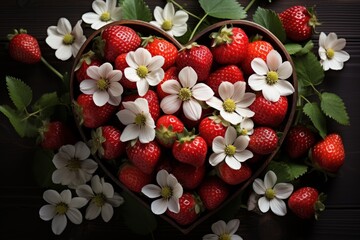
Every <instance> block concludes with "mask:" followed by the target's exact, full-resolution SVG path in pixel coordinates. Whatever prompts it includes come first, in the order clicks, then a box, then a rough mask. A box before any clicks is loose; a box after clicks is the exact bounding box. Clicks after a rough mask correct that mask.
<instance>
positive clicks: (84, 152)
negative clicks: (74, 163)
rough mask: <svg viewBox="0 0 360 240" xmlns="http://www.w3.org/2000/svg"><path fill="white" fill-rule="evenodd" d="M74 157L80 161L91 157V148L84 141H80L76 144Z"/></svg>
mask: <svg viewBox="0 0 360 240" xmlns="http://www.w3.org/2000/svg"><path fill="white" fill-rule="evenodd" d="M74 156H75V157H76V158H78V159H79V160H85V159H87V158H88V157H89V156H90V149H89V147H88V146H87V145H86V144H85V143H84V142H83V141H78V142H77V143H75V153H74Z"/></svg>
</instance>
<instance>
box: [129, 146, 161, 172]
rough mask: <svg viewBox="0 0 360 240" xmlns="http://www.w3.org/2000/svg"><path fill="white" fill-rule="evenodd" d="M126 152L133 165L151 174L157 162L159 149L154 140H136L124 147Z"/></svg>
mask: <svg viewBox="0 0 360 240" xmlns="http://www.w3.org/2000/svg"><path fill="white" fill-rule="evenodd" d="M126 154H127V156H128V158H129V160H130V161H131V162H132V163H133V164H134V166H136V167H137V168H139V169H140V170H141V171H142V172H144V173H146V174H151V173H152V172H153V171H154V169H155V167H156V164H157V163H158V162H159V159H160V154H161V149H160V147H159V145H158V144H157V142H156V141H151V142H149V143H141V142H140V141H136V143H135V144H134V145H132V144H130V145H129V146H128V147H127V148H126Z"/></svg>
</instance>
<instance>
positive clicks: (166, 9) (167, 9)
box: [163, 2, 175, 20]
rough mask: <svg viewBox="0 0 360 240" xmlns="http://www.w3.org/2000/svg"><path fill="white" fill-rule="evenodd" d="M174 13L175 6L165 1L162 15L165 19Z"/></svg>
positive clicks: (168, 18)
mask: <svg viewBox="0 0 360 240" xmlns="http://www.w3.org/2000/svg"><path fill="white" fill-rule="evenodd" d="M174 15H175V8H174V5H173V4H172V3H170V2H169V3H166V5H165V7H164V11H163V16H164V19H165V20H172V19H173V17H174Z"/></svg>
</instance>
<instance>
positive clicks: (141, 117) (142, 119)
mask: <svg viewBox="0 0 360 240" xmlns="http://www.w3.org/2000/svg"><path fill="white" fill-rule="evenodd" d="M145 122H146V117H145V116H144V115H143V114H141V113H139V114H137V115H136V116H135V124H137V125H140V126H144V125H145Z"/></svg>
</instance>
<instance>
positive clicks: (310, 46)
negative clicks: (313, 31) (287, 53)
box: [296, 40, 314, 56]
mask: <svg viewBox="0 0 360 240" xmlns="http://www.w3.org/2000/svg"><path fill="white" fill-rule="evenodd" d="M313 48H314V43H313V42H312V41H311V40H309V41H308V42H307V43H305V45H304V47H302V48H301V50H300V51H298V52H297V53H296V55H297V56H302V55H305V54H307V53H308V52H310V51H312V49H313Z"/></svg>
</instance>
